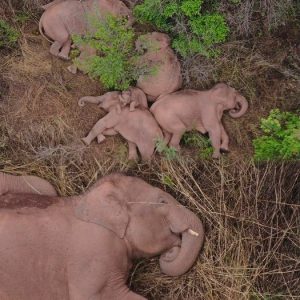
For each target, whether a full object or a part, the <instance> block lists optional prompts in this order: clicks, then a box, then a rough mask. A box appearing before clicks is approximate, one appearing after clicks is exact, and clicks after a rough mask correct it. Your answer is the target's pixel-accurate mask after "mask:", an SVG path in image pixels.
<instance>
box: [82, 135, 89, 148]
mask: <svg viewBox="0 0 300 300" xmlns="http://www.w3.org/2000/svg"><path fill="white" fill-rule="evenodd" d="M81 140H82V141H83V142H84V144H85V145H87V146H88V145H90V144H91V141H90V139H89V138H88V137H85V138H82V139H81Z"/></svg>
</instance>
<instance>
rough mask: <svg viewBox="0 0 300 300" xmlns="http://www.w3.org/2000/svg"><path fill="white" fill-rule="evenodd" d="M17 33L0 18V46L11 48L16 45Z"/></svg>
mask: <svg viewBox="0 0 300 300" xmlns="http://www.w3.org/2000/svg"><path fill="white" fill-rule="evenodd" d="M18 38H19V33H18V31H16V30H15V29H14V28H13V27H11V26H10V25H9V24H8V23H7V22H6V21H4V20H0V48H11V47H14V46H15V45H16V42H17V40H18Z"/></svg>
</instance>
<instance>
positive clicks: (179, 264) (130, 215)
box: [0, 174, 204, 300]
mask: <svg viewBox="0 0 300 300" xmlns="http://www.w3.org/2000/svg"><path fill="white" fill-rule="evenodd" d="M10 196H12V194H10ZM13 196H14V197H23V198H24V197H28V199H29V200H30V198H31V197H40V201H43V197H47V196H41V195H30V194H28V195H21V194H15V195H13ZM1 197H5V195H3V196H1ZM55 199H56V200H57V203H56V204H53V205H52V206H49V207H47V208H45V209H39V208H19V209H9V210H8V209H1V210H0V228H1V230H0V266H1V272H0V299H32V300H35V299H43V300H62V299H64V300H75V299H76V300H87V299H116V300H117V299H122V300H133V299H136V300H142V299H144V300H145V298H144V297H142V296H140V295H138V294H136V293H134V292H132V291H130V290H129V289H128V287H127V286H126V282H127V278H128V273H129V270H130V268H131V266H132V261H133V260H134V259H136V258H141V257H152V256H156V255H160V254H162V255H161V257H160V266H161V270H162V271H163V272H165V273H166V274H167V275H170V276H178V275H181V274H183V273H185V272H186V271H188V269H189V268H190V267H191V266H192V265H193V263H194V262H195V260H196V259H197V257H198V254H199V251H200V249H201V247H202V244H203V238H204V231H203V226H202V223H201V221H200V220H199V219H198V217H197V216H196V215H195V214H193V213H192V212H191V211H189V210H188V209H186V208H185V207H183V206H181V205H180V204H179V203H178V202H177V201H176V200H175V199H174V198H173V197H172V196H171V195H169V194H168V193H166V192H164V191H162V190H160V189H158V188H155V187H152V186H151V185H149V184H147V183H146V182H144V181H143V180H141V179H138V178H135V177H129V176H124V175H121V174H113V175H109V176H106V177H104V178H102V179H100V180H99V181H98V182H97V183H96V184H94V186H92V188H91V189H90V190H88V191H87V192H85V193H84V194H82V195H79V196H74V197H69V198H59V197H56V198H55ZM112 287H113V288H112Z"/></svg>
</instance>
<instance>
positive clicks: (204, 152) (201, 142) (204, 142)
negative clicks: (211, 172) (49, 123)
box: [182, 131, 213, 159]
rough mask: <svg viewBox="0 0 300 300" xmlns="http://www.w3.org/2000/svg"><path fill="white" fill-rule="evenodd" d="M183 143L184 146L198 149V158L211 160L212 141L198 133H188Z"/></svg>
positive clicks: (183, 138)
mask: <svg viewBox="0 0 300 300" xmlns="http://www.w3.org/2000/svg"><path fill="white" fill-rule="evenodd" d="M182 142H183V144H184V145H187V146H192V147H196V148H198V149H199V150H198V156H199V157H200V158H201V159H208V158H211V156H212V154H213V148H212V146H211V143H210V140H209V139H208V138H207V137H205V136H203V135H201V134H199V133H198V132H193V131H191V132H186V133H185V134H184V135H183V137H182Z"/></svg>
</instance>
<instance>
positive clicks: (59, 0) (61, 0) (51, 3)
mask: <svg viewBox="0 0 300 300" xmlns="http://www.w3.org/2000/svg"><path fill="white" fill-rule="evenodd" d="M64 1H66V0H54V1H52V2H50V3H48V4H45V5H42V9H43V10H47V9H48V8H49V7H51V6H53V5H55V4H58V3H61V2H64Z"/></svg>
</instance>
